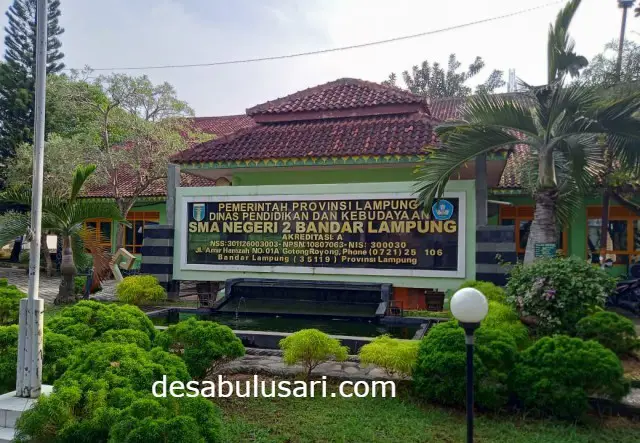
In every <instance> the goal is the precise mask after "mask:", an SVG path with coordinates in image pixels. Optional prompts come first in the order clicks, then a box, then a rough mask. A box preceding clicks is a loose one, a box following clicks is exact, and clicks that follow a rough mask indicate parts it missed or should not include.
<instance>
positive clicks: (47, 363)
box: [42, 329, 83, 384]
mask: <svg viewBox="0 0 640 443" xmlns="http://www.w3.org/2000/svg"><path fill="white" fill-rule="evenodd" d="M43 341H44V352H43V362H42V381H43V382H44V383H47V384H52V383H53V382H54V381H55V380H57V379H58V378H59V377H60V376H61V375H62V373H63V372H64V370H65V368H66V362H65V358H67V357H68V356H69V355H71V354H72V353H73V352H74V351H75V350H76V349H77V348H78V347H79V346H82V344H83V343H82V342H80V341H79V340H76V339H74V338H72V337H67V336H66V335H62V334H56V333H55V332H51V331H50V330H48V329H45V331H44V338H43Z"/></svg>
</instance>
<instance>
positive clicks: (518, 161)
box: [498, 145, 529, 189]
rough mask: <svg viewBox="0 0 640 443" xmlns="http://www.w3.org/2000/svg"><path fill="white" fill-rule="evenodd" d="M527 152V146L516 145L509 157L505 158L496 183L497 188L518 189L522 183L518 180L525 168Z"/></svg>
mask: <svg viewBox="0 0 640 443" xmlns="http://www.w3.org/2000/svg"><path fill="white" fill-rule="evenodd" d="M528 154H529V146H527V145H516V146H515V147H514V148H513V150H512V151H511V153H510V154H509V158H507V164H506V165H505V167H504V170H503V171H502V176H500V183H498V188H499V189H520V188H522V183H521V180H520V177H521V173H522V171H524V170H525V168H526V166H527V165H526V162H527V155H528Z"/></svg>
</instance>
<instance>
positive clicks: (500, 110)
mask: <svg viewBox="0 0 640 443" xmlns="http://www.w3.org/2000/svg"><path fill="white" fill-rule="evenodd" d="M461 112H462V119H463V120H464V121H466V122H468V123H469V124H471V125H484V126H494V127H499V128H501V129H503V130H509V129H510V130H513V131H517V132H521V133H524V134H526V135H528V136H530V137H537V136H538V129H537V127H536V125H535V122H534V121H533V118H532V115H531V110H530V109H527V108H525V107H524V106H523V105H522V104H521V103H520V102H519V101H518V102H517V101H515V100H511V99H505V98H504V97H501V96H499V95H489V94H480V95H477V96H475V97H472V98H470V99H469V100H468V101H467V102H466V103H465V104H464V105H463V106H462V109H461ZM436 132H437V128H436Z"/></svg>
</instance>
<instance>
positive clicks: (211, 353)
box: [158, 317, 244, 380]
mask: <svg viewBox="0 0 640 443" xmlns="http://www.w3.org/2000/svg"><path fill="white" fill-rule="evenodd" d="M162 338H163V339H162V340H158V342H162V343H158V344H159V345H161V346H162V347H163V348H165V349H168V350H169V351H170V352H172V353H174V354H176V355H178V356H180V357H181V358H182V359H183V360H184V362H185V363H186V365H187V368H188V369H189V373H190V374H191V376H192V377H193V378H196V379H200V380H201V379H203V378H205V377H206V376H207V374H209V373H210V372H212V371H214V370H215V369H216V368H217V367H218V366H219V365H221V364H223V363H224V362H226V361H228V360H230V359H234V358H238V357H242V356H243V355H244V346H243V345H242V342H241V341H240V339H239V338H238V337H236V335H235V334H234V333H233V331H232V330H231V328H229V327H228V326H224V325H221V324H218V323H215V322H211V321H198V320H196V319H195V318H193V317H192V318H190V319H189V320H187V321H183V322H180V323H178V324H176V325H173V326H170V327H169V328H168V329H167V330H166V332H165V334H163V336H162Z"/></svg>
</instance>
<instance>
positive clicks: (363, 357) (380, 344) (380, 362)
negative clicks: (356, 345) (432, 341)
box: [358, 335, 420, 375]
mask: <svg viewBox="0 0 640 443" xmlns="http://www.w3.org/2000/svg"><path fill="white" fill-rule="evenodd" d="M419 346H420V342H419V341H418V340H398V339H395V338H391V337H389V336H388V335H382V336H380V337H376V338H375V339H373V341H371V343H369V344H366V345H364V346H363V347H362V348H360V352H359V354H358V355H359V356H360V362H361V363H362V364H365V365H368V364H374V365H377V366H380V367H381V368H384V370H385V371H387V373H388V374H403V375H411V373H412V372H413V367H414V366H415V364H416V358H417V357H418V347H419Z"/></svg>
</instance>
